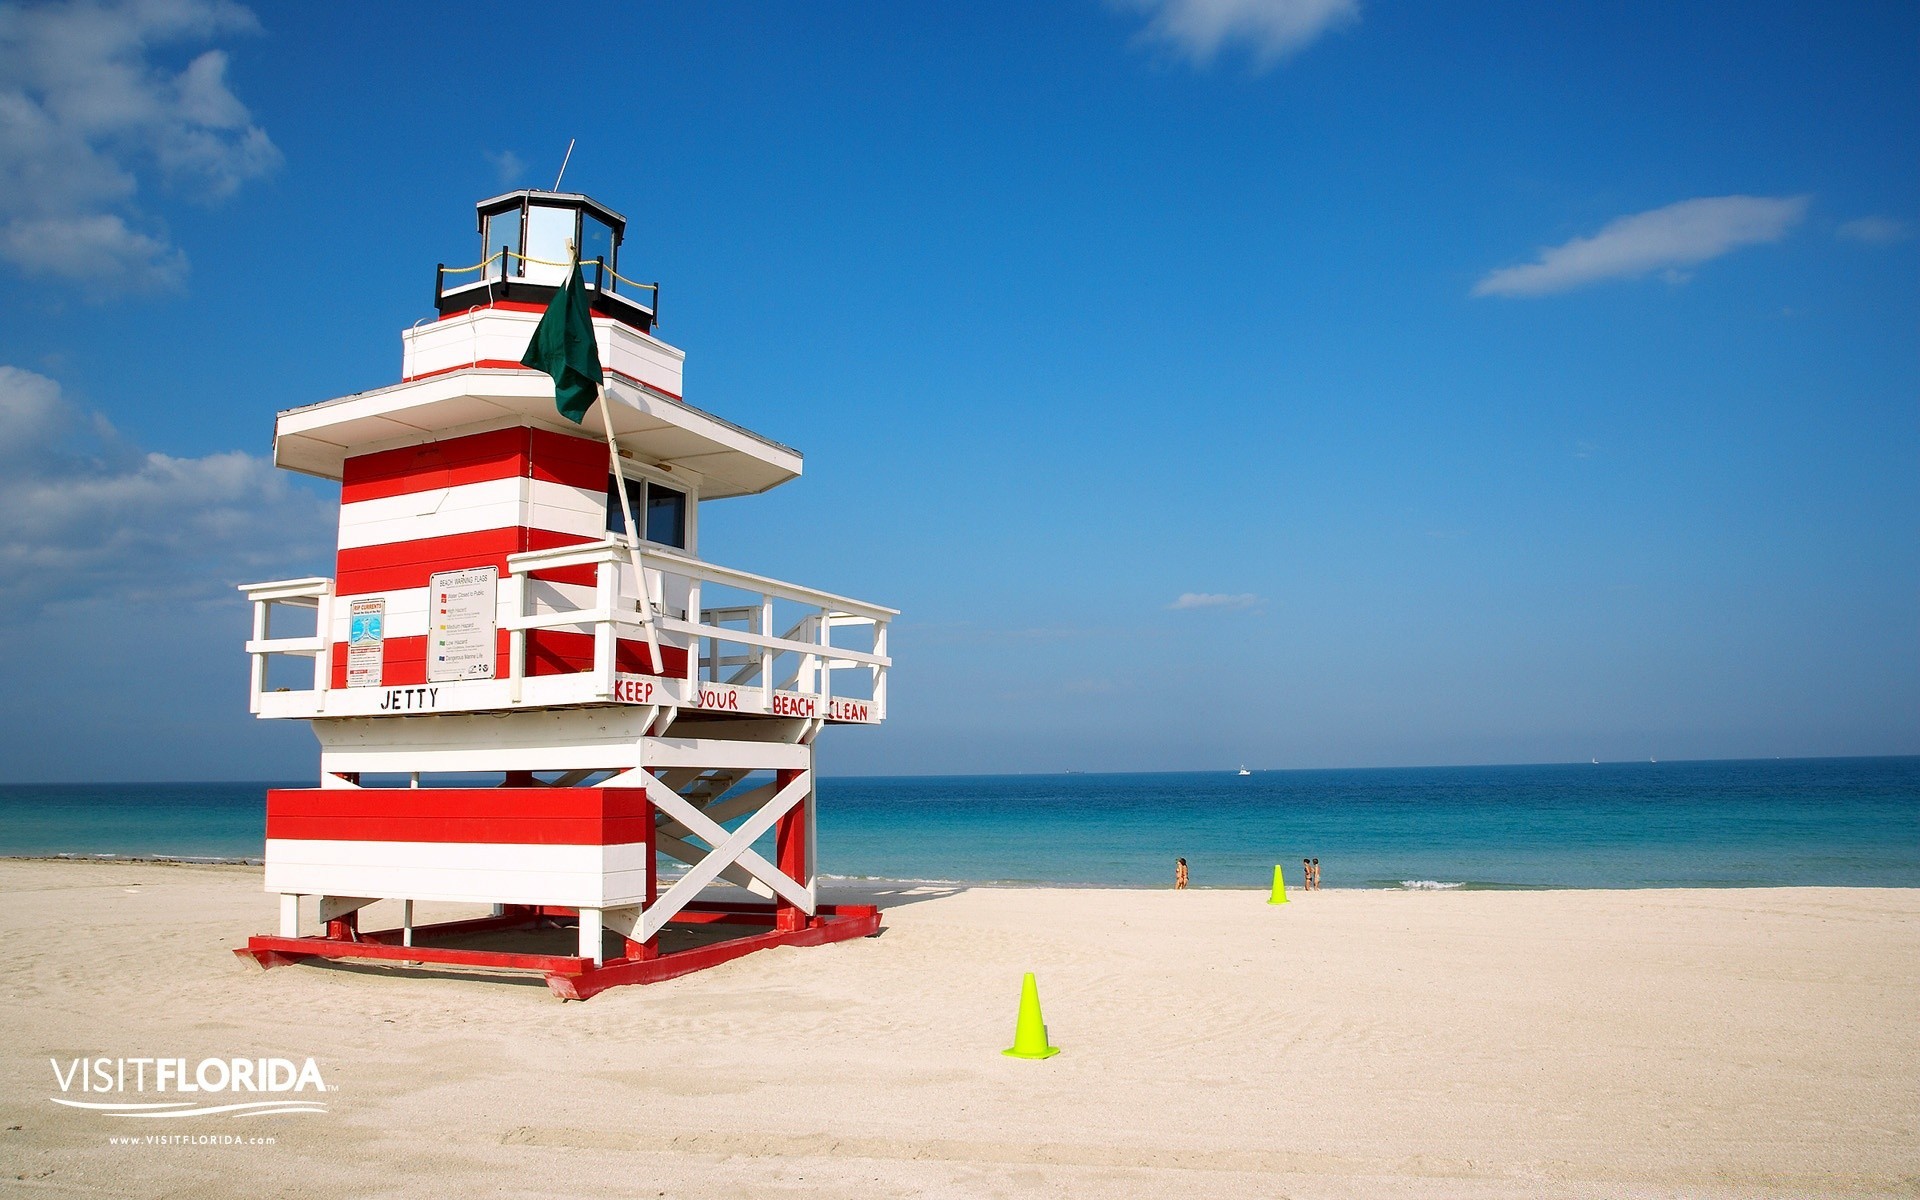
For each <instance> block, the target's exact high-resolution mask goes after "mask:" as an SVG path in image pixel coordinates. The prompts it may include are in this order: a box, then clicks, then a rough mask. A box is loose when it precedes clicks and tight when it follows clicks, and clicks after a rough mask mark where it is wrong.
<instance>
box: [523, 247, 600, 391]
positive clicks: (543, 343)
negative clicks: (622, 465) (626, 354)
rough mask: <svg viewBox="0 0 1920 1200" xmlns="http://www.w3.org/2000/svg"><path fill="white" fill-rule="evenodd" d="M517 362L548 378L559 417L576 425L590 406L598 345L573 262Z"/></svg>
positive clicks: (584, 290)
mask: <svg viewBox="0 0 1920 1200" xmlns="http://www.w3.org/2000/svg"><path fill="white" fill-rule="evenodd" d="M520 365H521V366H523V367H532V368H533V369H534V370H536V371H545V372H546V373H547V374H549V375H551V376H553V403H554V407H556V408H558V409H559V410H560V415H561V416H563V417H565V418H566V419H567V420H569V421H572V422H573V423H574V424H575V425H578V424H579V423H580V421H581V419H582V418H584V417H585V416H586V415H587V410H588V409H589V408H592V407H593V398H594V396H595V394H596V390H595V389H596V388H597V387H598V386H599V385H600V384H601V383H604V382H605V381H606V376H605V375H602V374H601V373H600V348H599V347H598V346H596V345H595V344H594V341H593V312H592V310H591V309H589V308H588V307H587V283H586V280H584V279H582V278H580V264H579V263H577V262H576V263H574V264H573V274H572V276H570V277H569V278H568V279H567V285H566V286H565V287H563V288H561V289H560V290H559V291H557V292H555V293H554V294H553V299H552V300H551V301H549V302H548V303H547V311H546V314H545V315H544V316H542V317H541V318H540V324H539V325H537V326H536V327H535V328H534V331H533V340H532V341H531V342H528V343H527V352H526V353H525V354H523V355H521V356H520Z"/></svg>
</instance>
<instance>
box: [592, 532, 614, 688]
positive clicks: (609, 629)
mask: <svg viewBox="0 0 1920 1200" xmlns="http://www.w3.org/2000/svg"><path fill="white" fill-rule="evenodd" d="M594 583H595V588H594V596H595V600H596V603H595V607H596V608H598V609H599V611H598V612H597V613H595V614H594V617H595V622H596V623H595V624H594V627H593V675H594V680H595V686H596V688H597V689H598V693H599V695H601V696H606V697H610V696H612V695H613V671H614V660H615V658H616V657H617V655H616V654H615V651H616V650H617V649H618V648H619V641H618V632H617V630H616V628H615V626H614V623H613V616H614V610H615V609H616V608H618V607H619V597H620V564H619V563H617V562H614V561H612V560H610V559H602V560H601V562H600V565H599V566H598V568H597V569H596V572H595V575H594Z"/></svg>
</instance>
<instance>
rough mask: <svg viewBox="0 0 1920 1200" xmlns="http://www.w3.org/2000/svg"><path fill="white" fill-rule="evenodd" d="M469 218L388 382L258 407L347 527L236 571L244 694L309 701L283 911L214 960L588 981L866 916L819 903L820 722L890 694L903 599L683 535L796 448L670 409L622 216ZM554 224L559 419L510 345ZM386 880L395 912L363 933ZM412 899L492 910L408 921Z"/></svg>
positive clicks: (548, 393)
mask: <svg viewBox="0 0 1920 1200" xmlns="http://www.w3.org/2000/svg"><path fill="white" fill-rule="evenodd" d="M479 225H480V232H481V261H480V262H479V263H478V264H477V265H475V266H473V267H466V268H448V267H445V266H444V265H443V266H442V267H441V268H440V270H439V272H438V275H437V279H436V284H435V288H434V298H435V303H436V307H437V308H438V310H439V317H438V320H435V321H432V322H423V323H421V324H419V325H416V326H415V327H414V328H412V329H409V330H407V331H406V332H405V333H403V334H402V343H403V346H404V352H403V366H402V371H401V381H400V382H399V383H398V384H395V385H393V386H391V387H386V388H380V389H378V390H376V391H371V392H361V393H358V394H356V395H351V396H344V397H341V398H340V399H337V400H329V401H327V402H325V403H323V404H315V405H311V406H309V407H306V408H298V409H292V410H289V411H287V412H283V413H281V414H280V415H279V419H278V422H277V424H276V427H275V434H274V458H275V461H276V462H277V463H278V464H279V465H280V466H282V467H285V468H287V469H289V470H294V471H300V472H303V473H305V474H309V475H317V476H320V477H322V478H325V479H333V480H337V481H339V483H340V485H341V491H340V544H339V556H338V559H337V562H336V568H335V576H334V578H332V579H325V578H313V579H295V580H285V581H280V582H275V583H261V584H250V585H247V586H246V587H244V588H243V589H242V590H243V591H244V592H245V593H246V594H247V596H248V597H249V598H250V599H251V600H252V602H253V609H254V626H253V637H252V639H251V640H250V641H249V642H248V643H247V650H248V653H249V654H250V655H251V656H252V663H253V674H252V688H251V696H252V711H253V712H254V713H255V714H257V715H258V716H261V717H264V718H272V719H301V720H308V721H311V722H312V723H313V730H314V733H315V735H316V736H317V737H318V739H319V741H320V780H319V786H318V787H314V788H299V789H276V790H273V791H270V792H269V793H268V794H267V842H266V886H267V890H268V891H270V892H277V893H279V894H280V897H281V920H280V931H279V933H278V935H276V936H272V937H255V938H253V939H251V940H250V941H249V943H248V945H247V946H246V947H245V948H244V949H243V950H241V951H240V953H242V954H244V955H250V956H251V957H253V958H254V959H256V960H257V961H259V962H260V963H262V964H263V965H267V966H273V965H276V964H278V963H281V962H287V961H293V960H297V959H300V958H304V957H313V956H321V957H360V958H374V959H391V960H397V961H407V962H432V963H450V964H466V965H472V966H484V967H494V968H498V967H519V968H526V969H532V970H538V971H542V972H544V973H545V974H546V977H547V982H548V984H549V986H551V987H552V988H553V989H554V990H555V991H556V992H558V993H560V994H561V995H563V996H568V997H575V998H583V997H585V996H588V995H591V994H593V993H594V992H596V991H599V990H601V989H603V988H606V987H610V986H614V985H616V984H621V983H640V982H650V981H653V980H657V979H664V978H670V977H672V976H675V975H680V974H684V973H686V972H687V971H692V970H698V969H700V968H701V967H705V966H709V965H712V964H713V963H716V962H721V961H725V960H726V959H728V958H733V957H736V956H738V955H739V954H744V953H747V952H748V951H751V950H755V949H759V948H762V947H765V946H769V945H783V944H786V945H791V944H802V945H808V944H818V943H821V942H826V941H836V940H840V939H842V938H847V937H857V936H861V935H864V934H869V933H872V932H874V930H875V929H877V928H878V923H879V914H878V912H877V910H875V909H873V908H871V907H866V906H851V905H843V906H838V907H835V906H830V905H823V904H820V903H819V902H818V894H817V889H816V885H815V878H816V873H817V872H816V868H815V845H814V841H815V839H814V820H813V812H814V787H813V778H814V775H813V771H814V739H815V738H816V737H817V736H818V734H819V733H820V731H821V729H822V728H824V727H825V726H827V725H830V724H877V723H878V722H879V721H881V720H882V719H883V717H884V716H885V712H886V699H887V693H886V680H887V668H888V666H889V665H890V659H889V658H888V656H887V624H888V622H889V620H890V619H891V618H892V617H894V616H895V615H896V613H895V612H894V610H892V609H888V608H883V607H881V606H879V605H874V604H867V603H864V602H862V601H857V600H850V599H847V598H846V597H843V596H837V595H833V594H831V593H827V592H822V591H817V590H815V589H812V588H807V587H802V586H800V585H797V584H789V583H783V582H780V581H778V580H774V579H768V578H765V577H763V576H759V575H755V574H751V573H749V572H746V571H741V570H737V569H734V568H731V567H722V566H719V565H716V564H714V563H710V562H708V561H706V560H705V559H703V558H702V557H700V553H699V525H700V521H699V514H700V507H701V505H702V504H703V503H708V502H711V501H715V500H723V499H727V498H729V497H734V496H743V495H748V494H752V493H758V492H764V491H766V490H768V489H769V488H772V487H776V486H778V485H779V484H782V483H785V482H787V481H788V480H790V479H793V478H795V477H797V476H798V475H799V474H800V467H801V459H800V455H799V453H798V452H797V451H795V450H792V449H790V448H788V447H786V446H782V445H780V444H778V443H776V442H773V441H770V440H768V439H766V438H763V437H761V436H759V435H758V434H755V433H752V432H750V431H748V430H746V429H742V428H741V427H739V426H737V425H734V424H731V423H730V422H727V421H724V420H722V419H720V418H718V417H715V416H712V415H710V414H708V413H705V412H702V411H701V410H699V409H697V408H694V407H693V406H691V405H689V404H687V403H686V402H685V401H684V400H683V399H682V398H681V364H682V361H683V358H684V355H683V354H682V353H681V351H679V350H677V349H675V348H674V347H672V346H670V345H668V344H667V343H665V342H663V341H661V340H660V339H659V338H658V337H656V336H655V335H654V326H655V322H656V320H657V318H658V313H659V286H658V284H639V283H635V282H633V281H632V280H630V279H628V278H626V277H625V276H623V275H622V274H620V262H619V258H618V254H619V248H620V243H621V240H622V238H623V235H624V233H625V221H624V219H623V218H622V217H620V215H619V214H617V213H615V212H613V211H611V210H609V209H607V208H605V207H603V206H601V205H599V204H597V203H595V202H594V201H592V200H590V199H588V198H587V197H585V196H580V195H571V194H562V193H553V192H513V193H510V194H508V195H504V196H498V197H495V198H493V199H491V200H486V201H483V202H481V204H480V205H479ZM576 247H577V248H578V251H579V255H580V258H581V262H582V267H583V269H584V273H585V277H586V283H587V288H588V294H589V296H590V298H591V307H592V311H593V327H594V333H595V338H596V341H597V343H598V348H599V353H600V360H601V362H602V364H603V365H604V368H605V371H606V376H607V383H606V387H605V391H604V393H603V396H602V399H601V402H600V403H598V404H596V405H595V406H594V407H593V409H592V410H591V411H590V412H589V413H588V415H587V417H586V421H585V423H584V424H582V425H575V424H573V423H572V422H570V421H568V420H567V419H566V418H564V417H563V416H561V415H560V414H559V413H558V412H557V411H556V409H555V406H554V387H553V381H552V380H551V379H550V378H548V377H547V376H546V375H544V374H542V373H540V372H538V371H534V370H530V369H528V368H525V367H522V366H521V365H520V361H519V360H520V357H521V355H522V353H523V352H524V351H525V349H526V347H527V344H528V341H529V339H530V338H531V336H532V333H533V329H534V326H535V325H536V324H537V323H538V321H539V318H540V315H541V313H542V311H543V310H544V308H545V306H546V304H547V301H548V300H549V299H550V298H551V297H552V295H553V294H554V292H555V290H556V289H557V288H558V287H559V286H560V285H561V284H562V283H563V282H564V280H565V278H566V276H567V274H568V271H569V266H570V262H571V258H570V253H571V252H572V251H573V249H574V248H576ZM609 421H611V426H612V427H611V429H609V428H608V424H607V423H608V422H609ZM623 491H624V493H625V497H624V498H625V500H626V504H625V505H624V506H623V505H622V503H621V501H622V492H623ZM623 513H631V514H632V523H633V525H634V526H635V528H634V531H633V533H634V536H633V537H632V538H631V539H630V538H629V537H628V533H627V528H626V525H627V518H626V517H625V516H624V515H623ZM289 617H291V618H292V619H294V620H304V623H305V624H304V627H303V628H300V629H297V630H294V631H291V632H288V631H286V630H284V629H282V628H281V624H282V623H283V622H285V621H286V620H287V619H288V618H289ZM656 650H657V654H658V657H657V660H656V657H655V651H656ZM299 658H305V659H309V660H311V672H310V674H309V672H308V670H307V669H306V665H305V664H297V663H294V662H292V661H291V660H293V659H299ZM289 667H294V668H297V675H296V674H294V673H291V672H289V673H287V674H286V675H285V677H284V678H283V672H287V671H288V668H289ZM769 776H771V778H769ZM769 834H771V836H772V840H773V847H774V848H773V856H772V860H771V861H770V860H769V859H768V858H767V857H766V856H765V855H763V854H761V853H758V852H756V850H755V849H754V846H755V844H756V843H757V842H760V841H761V840H762V839H763V838H765V837H767V836H768V835H769ZM663 860H665V861H667V862H670V863H672V864H675V865H677V866H680V867H683V868H684V870H683V871H682V872H681V873H680V874H679V875H678V877H677V878H674V879H672V880H671V881H668V880H663V879H662V877H661V874H660V872H659V871H658V869H657V866H658V864H659V863H661V862H662V861H663ZM308 897H312V898H314V899H311V900H308V899H306V898H308ZM380 899H397V900H400V901H402V902H403V905H402V910H401V911H402V913H403V916H402V919H401V921H400V924H399V926H398V927H397V928H394V929H388V930H371V929H362V928H360V923H359V915H360V913H361V911H362V910H363V909H365V908H366V906H367V905H369V904H371V903H373V902H374V901H375V900H380ZM417 901H438V902H453V903H468V904H484V905H488V906H490V908H489V911H488V913H487V915H484V916H482V915H475V916H474V917H473V918H471V919H468V920H460V921H452V922H441V923H439V924H437V925H421V926H415V925H414V923H413V920H412V915H413V905H414V903H415V902H417ZM303 920H313V921H317V922H318V926H317V927H316V928H315V929H314V930H313V931H311V932H309V931H307V930H306V929H304V928H303ZM569 925H571V926H576V927H577V930H578V936H577V941H566V942H560V943H558V944H555V943H554V939H555V938H556V937H559V936H561V935H557V934H555V933H554V932H553V931H554V929H555V928H556V927H559V926H569ZM723 935H725V936H723Z"/></svg>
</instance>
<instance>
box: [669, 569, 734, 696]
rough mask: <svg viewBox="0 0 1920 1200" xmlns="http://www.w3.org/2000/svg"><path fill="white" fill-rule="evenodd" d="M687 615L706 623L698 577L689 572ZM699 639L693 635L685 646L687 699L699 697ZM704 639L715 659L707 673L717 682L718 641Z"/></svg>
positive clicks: (718, 678) (700, 623) (718, 675)
mask: <svg viewBox="0 0 1920 1200" xmlns="http://www.w3.org/2000/svg"><path fill="white" fill-rule="evenodd" d="M665 582H666V581H665V580H662V581H661V583H662V586H664V585H665ZM687 617H688V618H689V619H690V620H691V621H692V622H693V623H694V624H695V625H705V624H706V623H707V617H706V614H705V613H703V612H701V611H700V577H699V576H698V575H692V574H689V575H688V576H687ZM701 640H702V639H701V638H700V637H699V636H698V635H695V637H694V639H693V645H691V646H689V647H687V699H688V700H689V701H693V700H698V699H699V698H700V642H701ZM705 641H706V643H707V647H708V652H709V653H710V654H712V655H713V657H714V658H715V660H716V662H715V665H714V669H713V670H712V671H711V672H710V673H709V677H710V678H711V679H712V680H713V681H714V682H715V683H718V682H720V671H719V664H718V661H717V660H718V659H719V657H720V643H718V642H716V641H714V640H713V639H712V638H707V639H705Z"/></svg>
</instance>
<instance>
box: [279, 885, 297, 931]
mask: <svg viewBox="0 0 1920 1200" xmlns="http://www.w3.org/2000/svg"><path fill="white" fill-rule="evenodd" d="M280 936H281V937H299V936H300V897H299V896H296V895H294V894H293V893H291V892H282V893H281V894H280Z"/></svg>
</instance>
